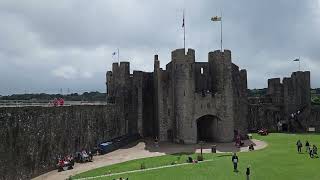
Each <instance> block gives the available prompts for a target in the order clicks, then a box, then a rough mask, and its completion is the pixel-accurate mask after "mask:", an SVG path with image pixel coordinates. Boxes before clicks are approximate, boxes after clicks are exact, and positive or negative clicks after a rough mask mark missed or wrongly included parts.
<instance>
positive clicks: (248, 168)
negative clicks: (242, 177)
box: [246, 166, 250, 180]
mask: <svg viewBox="0 0 320 180" xmlns="http://www.w3.org/2000/svg"><path fill="white" fill-rule="evenodd" d="M246 175H247V180H249V179H250V166H248V167H247V171H246Z"/></svg>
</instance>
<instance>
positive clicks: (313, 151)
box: [296, 139, 318, 158]
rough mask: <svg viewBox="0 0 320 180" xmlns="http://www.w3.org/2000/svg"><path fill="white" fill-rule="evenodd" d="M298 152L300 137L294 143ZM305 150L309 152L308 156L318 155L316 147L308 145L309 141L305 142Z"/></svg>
mask: <svg viewBox="0 0 320 180" xmlns="http://www.w3.org/2000/svg"><path fill="white" fill-rule="evenodd" d="M296 146H297V151H298V153H302V147H303V145H302V142H301V141H300V139H299V140H298V141H297V143H296ZM305 147H306V152H307V153H309V156H310V158H314V157H318V147H317V146H316V145H312V147H311V145H310V143H309V141H306V143H305Z"/></svg>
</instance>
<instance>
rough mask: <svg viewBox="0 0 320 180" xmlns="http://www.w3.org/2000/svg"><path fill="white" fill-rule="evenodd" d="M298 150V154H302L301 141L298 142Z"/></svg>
mask: <svg viewBox="0 0 320 180" xmlns="http://www.w3.org/2000/svg"><path fill="white" fill-rule="evenodd" d="M296 145H297V148H298V153H301V148H302V143H301V141H300V139H299V140H298V141H297V144H296Z"/></svg>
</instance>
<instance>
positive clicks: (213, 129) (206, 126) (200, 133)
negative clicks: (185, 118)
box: [196, 114, 221, 142]
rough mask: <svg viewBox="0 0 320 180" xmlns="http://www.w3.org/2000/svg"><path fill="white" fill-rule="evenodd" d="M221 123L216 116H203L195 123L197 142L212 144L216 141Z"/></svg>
mask: <svg viewBox="0 0 320 180" xmlns="http://www.w3.org/2000/svg"><path fill="white" fill-rule="evenodd" d="M219 121H221V120H220V119H219V118H218V117H217V116H214V115H210V114H207V115H204V116H201V117H200V118H198V119H197V120H196V122H197V141H198V142H199V141H206V142H214V141H217V140H218V135H219V134H218V132H219V129H218V128H219V127H218V123H219Z"/></svg>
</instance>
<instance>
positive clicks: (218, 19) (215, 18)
mask: <svg viewBox="0 0 320 180" xmlns="http://www.w3.org/2000/svg"><path fill="white" fill-rule="evenodd" d="M211 21H221V17H219V16H214V17H212V18H211Z"/></svg>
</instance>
